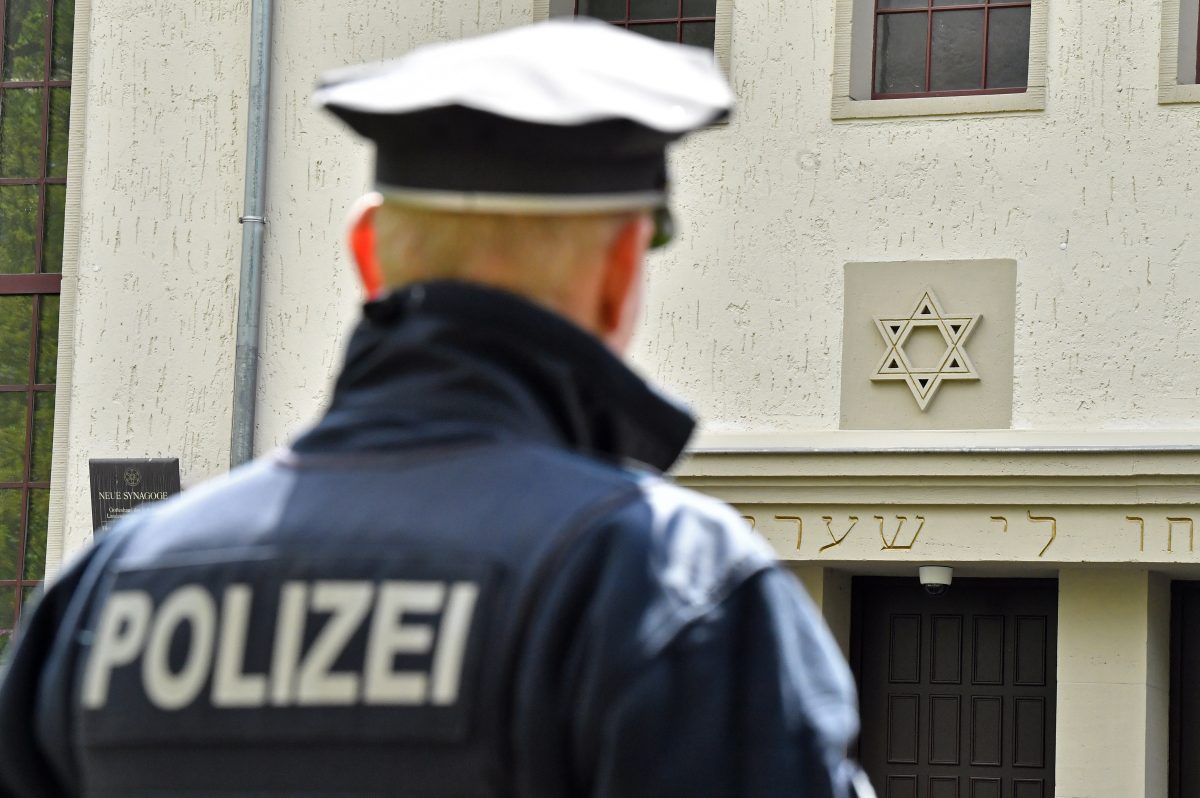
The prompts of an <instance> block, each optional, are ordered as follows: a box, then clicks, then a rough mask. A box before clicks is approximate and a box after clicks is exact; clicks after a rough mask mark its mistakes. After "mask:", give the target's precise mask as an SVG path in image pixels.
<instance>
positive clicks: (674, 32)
mask: <svg viewBox="0 0 1200 798" xmlns="http://www.w3.org/2000/svg"><path fill="white" fill-rule="evenodd" d="M629 29H630V30H631V31H636V32H637V33H640V34H642V35H643V36H649V37H650V38H651V39H661V40H662V41H664V42H676V41H679V39H678V36H679V27H678V26H677V25H676V24H675V23H674V22H656V23H654V24H653V25H630V26H629Z"/></svg>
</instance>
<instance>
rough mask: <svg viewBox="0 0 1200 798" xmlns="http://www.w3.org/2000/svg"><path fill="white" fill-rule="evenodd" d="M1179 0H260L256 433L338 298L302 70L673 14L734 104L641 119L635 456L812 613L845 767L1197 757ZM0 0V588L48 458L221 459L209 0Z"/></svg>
mask: <svg viewBox="0 0 1200 798" xmlns="http://www.w3.org/2000/svg"><path fill="white" fill-rule="evenodd" d="M1197 6H1198V2H1197V0H1144V2H1137V3H1116V4H1095V3H1091V2H1087V0H1023V1H1022V0H1013V2H994V1H989V0H983V1H981V2H974V0H972V1H971V2H966V0H964V2H962V3H955V4H949V3H946V2H942V0H823V1H822V2H817V3H798V2H797V3H790V2H778V1H777V0H682V1H681V0H644V1H643V0H630V1H629V2H627V0H615V1H610V2H605V1H604V0H590V2H588V1H587V0H579V2H578V3H575V2H572V0H566V1H565V2H562V1H560V0H490V1H489V2H484V1H483V0H462V1H461V2H432V3H415V2H414V3H379V2H365V1H364V0H341V2H331V0H296V2H289V3H287V4H280V7H278V8H277V9H276V11H275V15H274V20H273V23H274V27H273V32H272V37H271V46H272V56H271V67H272V80H271V86H270V90H271V100H270V108H269V114H270V116H269V139H268V166H267V184H266V197H267V199H266V205H267V211H266V220H267V224H266V251H265V273H264V274H265V282H264V286H263V313H264V326H263V331H262V338H261V350H262V355H261V364H260V373H259V382H258V386H257V400H258V404H257V408H258V412H257V419H258V421H257V427H256V450H257V451H258V452H267V451H269V450H271V449H272V448H274V447H276V446H280V445H284V444H286V442H287V441H288V440H289V439H290V438H291V437H292V436H293V435H294V434H295V433H296V431H297V430H299V429H300V428H301V427H303V425H304V424H306V423H307V422H309V421H311V420H312V419H313V418H314V417H315V416H316V415H317V414H318V413H319V412H320V410H321V407H322V404H323V402H324V401H325V399H326V397H327V396H328V394H329V387H330V377H331V375H332V373H333V371H334V370H335V369H336V366H337V363H338V361H339V358H340V355H341V350H342V345H343V343H344V341H345V336H346V332H347V327H348V325H349V323H350V322H351V321H352V320H353V318H354V316H355V313H356V311H357V304H358V301H359V293H358V287H357V285H356V280H355V277H354V275H353V270H352V269H351V268H350V266H349V265H348V262H347V259H346V256H345V253H344V247H343V244H342V240H341V232H340V228H341V222H342V219H343V217H344V214H345V213H346V210H347V209H348V207H349V206H350V204H351V202H352V201H353V200H354V199H355V198H356V197H357V196H358V195H360V194H361V193H363V191H364V190H366V189H367V187H368V184H369V171H368V162H369V153H368V152H367V151H366V149H365V148H363V147H362V146H361V145H359V144H358V143H356V142H354V141H353V140H352V139H351V138H350V136H349V135H348V134H347V133H346V132H345V131H344V130H343V129H341V128H340V127H339V126H338V125H336V124H335V123H334V122H332V121H331V120H329V119H326V118H324V117H323V116H322V115H321V114H319V113H318V112H316V111H314V110H313V109H312V108H310V107H309V105H308V102H307V97H308V94H309V92H310V90H311V87H312V84H313V79H314V77H315V76H316V75H317V74H318V73H320V72H322V71H323V70H325V69H328V68H332V67H336V66H341V65H344V64H348V63H354V62H360V61H364V60H370V59H376V58H386V57H390V56H395V55H398V54H400V53H403V52H405V51H407V50H409V49H410V48H412V47H413V46H416V45H418V44H421V43H424V42H429V41H437V40H445V39H450V38H455V37H460V36H467V35H472V34H476V33H481V32H485V31H490V30H495V29H499V28H504V27H508V26H512V25H516V24H521V23H525V22H529V21H532V20H535V19H540V18H545V17H547V16H551V15H571V14H575V13H585V14H590V15H593V16H598V17H601V18H604V19H606V20H608V21H610V22H613V23H616V24H621V25H624V26H627V27H630V28H632V29H636V30H639V31H640V32H642V33H646V34H648V35H653V36H658V37H661V38H667V39H674V40H682V41H688V42H691V43H696V44H699V45H701V46H711V47H713V48H714V50H715V51H716V53H717V56H718V58H719V60H720V61H721V63H722V65H723V66H724V68H725V69H726V70H727V72H728V74H729V77H730V80H731V83H732V85H733V87H734V89H735V92H736V94H737V96H738V102H739V107H738V112H737V114H736V115H735V117H734V118H733V119H732V121H730V122H728V123H726V124H721V125H715V126H713V127H712V128H711V129H709V130H706V131H704V132H703V133H701V134H699V135H697V136H695V137H693V139H691V140H690V141H689V142H688V143H687V144H686V145H684V146H683V147H681V148H679V150H678V151H677V152H676V153H675V154H674V156H673V160H672V168H673V180H674V184H675V194H676V198H677V199H676V206H677V207H676V211H677V217H678V220H679V224H680V228H681V229H680V235H679V237H678V242H677V243H675V244H674V245H673V246H672V247H671V248H669V249H668V250H667V251H666V252H665V253H664V254H661V255H654V256H653V263H652V266H651V268H650V276H649V284H648V294H647V314H646V318H645V322H644V324H643V328H642V330H641V334H640V336H639V339H638V342H637V350H636V353H635V360H636V362H637V364H638V365H639V367H640V368H641V369H642V370H643V371H644V372H645V373H646V374H647V375H648V376H649V377H650V378H652V379H654V380H656V381H657V382H659V383H661V384H663V385H665V386H666V387H667V388H668V389H669V390H670V391H672V392H674V393H676V394H678V395H682V396H684V397H687V398H688V400H689V401H691V402H692V403H693V405H694V407H695V409H696V411H697V413H698V414H699V416H700V417H701V419H702V422H703V426H702V432H701V434H700V436H699V437H698V438H697V440H696V441H695V445H694V448H693V450H692V451H691V453H690V455H689V457H688V458H687V459H686V461H685V462H684V463H683V464H682V465H681V466H680V468H679V470H678V473H677V475H676V477H677V479H678V480H679V481H680V482H682V483H683V484H687V485H691V486H694V487H697V488H699V489H701V490H704V491H706V492H709V493H711V494H713V495H716V496H719V497H721V498H723V499H725V500H727V501H729V502H731V503H733V504H734V505H735V506H737V507H738V508H739V509H740V511H741V512H742V514H743V515H744V516H745V517H746V519H747V521H748V523H750V524H752V525H753V526H754V527H755V529H756V530H757V531H759V532H760V533H762V534H763V535H764V536H765V537H766V538H767V540H769V541H770V542H771V544H772V545H773V546H774V548H775V550H776V551H777V553H778V555H779V557H780V558H781V560H783V561H785V562H786V563H787V564H788V566H789V567H791V568H793V569H794V570H795V571H796V573H797V575H798V576H799V577H800V578H801V579H802V580H803V582H804V583H805V585H806V586H807V587H808V589H809V591H810V593H811V594H812V595H813V597H814V599H815V601H816V602H817V604H818V605H819V606H820V607H821V610H822V612H823V613H824V615H825V617H826V619H827V621H828V622H829V624H830V626H831V628H832V629H833V631H834V633H835V635H836V636H837V637H838V639H839V641H840V642H841V643H842V645H843V646H844V648H845V651H846V653H847V655H848V656H849V657H850V659H851V661H852V664H853V665H854V667H855V669H856V674H857V676H858V678H859V680H860V690H861V693H862V701H863V713H864V719H865V721H866V729H867V731H866V733H865V734H864V737H863V740H862V741H861V743H860V752H859V753H860V755H861V757H862V759H863V760H864V762H866V764H867V766H868V768H869V769H870V772H871V774H872V777H873V779H874V780H875V782H876V785H877V787H878V788H879V790H880V793H881V794H883V795H887V796H891V797H892V798H908V797H909V796H911V797H912V798H918V797H919V798H946V797H947V796H954V798H993V796H995V797H996V798H999V796H1004V798H1031V797H1032V796H1037V797H1038V798H1050V797H1051V796H1059V797H1060V798H1130V796H1146V797H1147V798H1166V797H1167V796H1172V798H1174V797H1175V796H1189V795H1196V794H1200V773H1197V772H1196V769H1195V766H1194V765H1192V764H1191V760H1193V759H1196V757H1194V756H1192V754H1191V753H1190V752H1191V751H1192V750H1193V749H1194V741H1195V740H1196V737H1195V734H1196V724H1197V723H1200V696H1197V695H1194V694H1193V693H1194V692H1195V689H1194V688H1193V687H1191V685H1190V680H1189V679H1188V678H1186V677H1187V675H1188V673H1189V670H1188V668H1189V667H1190V666H1191V665H1192V664H1195V663H1197V658H1198V657H1200V640H1193V635H1194V634H1195V633H1189V631H1188V630H1189V628H1190V626H1192V625H1193V624H1189V623H1187V619H1188V618H1189V617H1190V614H1191V613H1193V612H1194V611H1195V608H1194V607H1193V604H1194V603H1195V602H1196V600H1195V594H1194V592H1193V587H1192V586H1193V585H1194V584H1198V583H1200V581H1197V582H1193V581H1192V580H1200V553H1198V552H1197V551H1196V549H1195V531H1196V530H1195V526H1196V523H1197V522H1198V521H1200V409H1198V408H1200V403H1198V399H1200V369H1198V368H1197V367H1196V366H1197V360H1198V359H1200V301H1198V299H1197V297H1200V269H1198V268H1197V267H1198V266H1200V85H1197V82H1198V81H1197V78H1198V76H1197V71H1198V69H1200V57H1198V55H1197V42H1198V41H1200V14H1198V13H1197ZM39 8H40V9H41V11H37V9H39ZM67 8H70V9H71V12H72V13H71V14H70V15H67V14H66V13H65V12H64V9H67ZM0 9H3V10H4V14H2V15H0V17H3V19H4V20H5V23H4V24H5V25H6V27H5V28H4V29H2V30H0V40H3V41H5V42H6V47H9V50H13V49H14V48H15V44H14V45H12V46H9V45H8V43H9V42H10V40H11V41H13V42H15V41H16V39H15V38H14V36H15V34H13V33H12V32H13V31H14V30H16V26H15V24H14V23H13V20H16V19H18V17H20V18H21V19H25V18H26V17H27V16H29V15H31V14H35V12H36V13H40V14H41V15H42V16H41V17H38V18H37V20H35V22H37V24H40V25H41V26H42V27H41V28H40V29H39V30H40V31H41V36H42V39H41V40H40V41H42V42H43V45H42V47H43V49H42V50H38V51H37V53H40V58H41V60H40V61H36V58H26V60H25V61H23V62H21V63H22V64H24V66H22V69H23V70H24V72H22V71H21V70H17V71H16V72H13V71H6V72H5V73H4V77H3V81H4V82H0V92H3V99H0V198H2V197H3V194H4V193H5V192H8V193H10V194H12V195H15V194H17V193H18V192H19V191H20V192H23V193H22V199H21V202H20V203H17V204H16V205H12V204H10V205H8V206H6V205H5V203H4V202H3V201H0V272H4V274H0V308H3V310H0V326H5V327H13V328H14V330H15V331H13V330H8V331H6V332H4V333H3V334H4V336H6V338H5V341H0V345H3V346H5V347H8V349H9V350H11V351H5V353H4V355H3V356H4V358H5V360H4V361H3V362H0V413H4V414H5V415H2V416H0V447H7V448H2V449H0V454H2V455H3V456H4V457H6V458H7V460H5V461H4V462H3V463H0V467H2V468H4V469H7V471H6V473H3V474H0V514H3V518H4V519H5V520H4V521H3V524H4V525H5V532H4V534H6V535H7V538H6V543H5V545H6V546H7V547H8V548H6V549H5V553H0V568H3V569H5V572H4V573H0V603H3V602H6V601H8V602H10V604H9V605H6V606H11V607H12V610H11V611H10V610H8V609H3V610H0V628H4V627H6V624H7V625H11V623H12V622H13V621H14V620H15V618H16V615H17V613H18V612H19V606H20V601H21V599H20V597H21V596H23V595H24V592H25V590H26V589H27V588H28V587H30V586H32V585H34V584H35V583H36V582H37V581H38V580H39V579H40V578H41V576H42V574H41V572H40V571H41V568H42V567H43V563H45V567H46V568H47V569H48V570H49V571H50V572H51V573H52V572H53V570H54V569H55V568H56V567H58V565H59V564H61V562H62V561H63V560H64V559H66V558H68V557H69V556H70V555H71V554H72V553H73V552H75V551H77V550H79V549H80V548H81V547H83V546H85V545H87V543H88V540H89V539H90V536H91V519H90V506H91V505H90V497H89V485H88V461H89V460H91V459H97V458H112V457H155V456H167V457H178V458H179V460H180V463H181V468H182V472H183V481H184V487H185V489H186V488H187V487H188V486H189V485H194V484H196V483H197V482H199V481H201V480H203V479H205V478H207V477H210V476H212V475H215V474H218V473H220V472H222V471H224V470H226V469H227V467H228V464H229V429H230V414H231V397H232V392H233V385H232V369H233V361H234V349H235V325H236V307H237V300H238V297H237V292H238V275H239V251H240V244H241V236H242V231H241V227H240V225H239V223H238V217H239V216H240V215H242V213H243V210H242V207H241V202H242V183H243V179H244V172H245V155H244V153H245V141H246V121H245V120H246V118H247V110H248V109H247V89H246V84H247V71H248V50H249V18H250V3H249V2H248V0H230V1H229V2H186V3H185V2H179V1H178V0H167V1H166V2H159V3H153V4H146V3H142V2H135V0H75V3H74V4H73V5H71V4H70V2H69V0H52V1H51V0H0ZM30 9H33V10H30ZM22 15H25V16H22ZM30 18H32V17H30ZM69 19H73V23H74V27H73V32H72V33H71V39H72V40H73V54H74V55H73V63H72V62H71V61H70V60H69V59H70V58H71V55H70V50H64V44H63V43H64V42H65V41H66V39H67V33H66V32H64V31H65V30H67V29H66V28H64V27H63V26H64V25H66V24H67V22H66V20H69ZM38 20H40V22H38ZM31 24H32V23H31ZM27 38H28V37H27ZM23 41H25V40H23ZM26 44H27V42H26ZM18 49H19V48H18ZM26 49H28V47H26ZM35 49H36V48H35ZM9 50H6V52H8V51H9ZM14 51H15V50H14ZM63 52H66V53H67V55H66V58H67V59H68V60H67V61H66V62H65V63H68V64H71V66H70V67H69V68H67V70H66V71H65V72H64V71H63V70H64V67H63V64H64V61H63V55H62V53H63ZM35 61H36V63H35ZM13 63H17V62H16V61H13ZM5 64H6V66H5V69H6V70H8V69H9V67H8V66H7V65H8V64H9V61H7V60H6V61H5ZM37 64H40V65H41V66H40V67H39V66H37ZM14 69H15V67H14ZM39 69H40V71H39ZM18 72H19V73H20V74H18ZM64 90H65V91H67V92H69V93H68V94H64V93H63V92H64ZM22 92H24V93H22ZM55 92H57V93H55ZM30 93H35V94H37V98H36V102H40V103H41V105H40V106H38V109H40V110H38V109H34V111H30V112H29V113H28V114H26V117H28V118H33V116H36V118H37V125H38V127H37V130H36V135H35V133H26V132H18V131H16V125H15V122H13V123H12V124H9V123H10V120H16V119H17V118H18V116H17V114H18V112H17V111H16V110H14V109H15V108H17V104H18V103H20V102H22V101H29V102H34V101H33V100H30V97H31V94H30ZM68 97H69V103H67V104H66V105H64V101H65V100H66V98H68ZM67 107H69V133H67V132H66V128H65V127H64V125H63V124H62V117H63V115H64V110H65V108H67ZM55 109H58V110H57V111H56V110H55ZM56 113H57V114H58V116H55V114H56ZM56 119H57V120H59V121H58V122H55V120H56ZM56 125H57V126H56ZM18 139H20V140H29V141H36V146H35V147H34V150H30V151H29V152H32V153H33V154H32V155H29V154H28V153H26V154H24V155H21V157H20V158H17V157H16V156H10V155H9V153H12V152H14V151H15V150H14V149H13V147H14V145H13V144H12V142H14V141H17V140H18ZM22 152H26V151H24V150H23V151H22ZM63 153H66V159H65V161H64V160H63V158H62V154H63ZM6 159H7V160H6ZM30 159H33V160H30ZM18 161H19V163H18ZM30 186H32V188H30ZM29 197H34V200H30V199H29ZM56 197H61V199H59V200H56ZM56 201H57V202H59V204H58V205H55V204H54V203H55V202H56ZM31 202H33V204H32V205H31V204H30V203H31ZM21 203H23V204H21ZM6 208H7V209H8V211H9V216H8V217H5V216H4V215H3V214H4V213H5V210H6ZM12 208H18V210H19V211H20V213H23V214H24V216H21V217H20V218H21V219H24V220H25V221H24V222H22V224H24V225H25V227H23V228H20V227H18V226H17V224H16V222H14V221H10V220H11V219H16V218H17V216H15V215H13V214H18V211H13V210H11V209H12ZM29 208H32V209H33V210H32V211H30V210H28V209H29ZM30 213H32V217H30ZM55 214H59V215H58V216H56V215H55ZM18 215H19V214H18ZM30 219H32V221H30ZM59 219H61V221H56V220H59ZM55 225H61V227H56V226H55ZM18 229H20V230H25V231H26V232H25V233H22V236H23V237H21V238H19V239H18V236H17V235H16V233H14V232H13V231H16V230H18ZM60 240H61V241H62V246H61V255H59V254H58V249H57V246H58V244H57V242H58V241H60ZM14 253H15V254H14ZM60 260H61V266H59V265H58V264H59V261H60ZM60 273H61V276H59V275H60ZM10 308H11V310H10ZM22 314H24V315H22ZM52 317H53V319H54V320H56V321H57V337H56V338H54V339H53V342H52V341H51V339H52V338H53V336H51V335H50V333H49V330H50V328H51V326H52V325H51V322H50V320H51V318H52ZM18 318H19V319H21V320H22V321H20V323H19V324H18V323H17V322H16V321H13V320H16V319H18ZM22 325H23V326H22ZM17 327H19V328H20V329H16V328H17ZM14 342H15V343H14ZM22 342H23V343H22ZM38 342H41V343H40V344H39V343H38ZM52 343H53V346H52ZM39 346H40V348H39ZM55 360H56V361H57V369H56V371H55V370H54V369H53V367H52V366H51V365H50V364H52V363H53V362H54V361H55ZM14 364H15V365H14ZM10 366H11V368H10ZM5 369H8V371H11V374H9V373H8V372H6V371H4V370H5ZM6 403H7V404H6ZM9 404H11V405H12V407H11V408H10V410H11V412H8V411H6V410H5V409H4V408H5V407H7V406H8V405H9ZM47 408H49V409H47ZM51 419H52V422H51ZM5 435H8V436H9V437H11V438H12V441H7V440H6V439H5V438H4V437H3V436H5ZM50 442H52V446H51V445H50ZM4 480H8V481H4ZM4 497H12V500H11V501H9V500H8V499H6V498H4ZM5 502H8V503H7V504H6V503H5ZM10 505H11V507H10ZM13 519H16V520H15V521H14V520H13ZM9 530H15V531H9ZM10 551H11V556H10V555H9V554H8V552H10ZM5 557H8V559H4V558H5ZM921 565H943V566H949V567H951V568H952V569H953V575H954V581H953V583H952V584H951V585H950V587H949V589H947V590H945V591H944V592H943V593H942V594H941V595H937V596H932V595H929V594H928V592H927V591H926V590H925V589H924V588H923V587H922V585H921V583H920V581H919V580H918V577H917V573H918V567H919V566H921ZM6 591H7V592H6ZM1194 649H1196V650H1194Z"/></svg>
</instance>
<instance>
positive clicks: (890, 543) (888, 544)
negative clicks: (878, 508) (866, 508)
mask: <svg viewBox="0 0 1200 798" xmlns="http://www.w3.org/2000/svg"><path fill="white" fill-rule="evenodd" d="M875 520H877V521H878V522H879V539H880V540H882V541H883V548H884V550H885V551H886V550H888V549H899V550H902V551H908V550H910V549H912V547H913V544H915V543H916V542H917V538H919V537H920V536H921V530H922V529H924V528H925V517H924V516H920V515H918V516H916V520H917V531H916V532H913V535H912V537H911V538H909V541H908V543H906V544H903V545H900V544H898V543H897V542H896V541H897V540H898V539H899V538H900V533H901V532H902V531H903V530H904V525H905V524H906V523H908V516H907V515H898V516H896V521H897V522H898V523H897V524H896V531H895V532H894V533H892V539H891V540H888V539H887V538H886V537H885V536H884V534H883V516H882V515H877V516H875Z"/></svg>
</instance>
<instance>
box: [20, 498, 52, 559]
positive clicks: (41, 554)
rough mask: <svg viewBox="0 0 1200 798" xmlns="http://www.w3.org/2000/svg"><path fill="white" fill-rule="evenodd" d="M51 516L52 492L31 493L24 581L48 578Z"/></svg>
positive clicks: (26, 535) (26, 534)
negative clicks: (49, 522)
mask: <svg viewBox="0 0 1200 798" xmlns="http://www.w3.org/2000/svg"><path fill="white" fill-rule="evenodd" d="M49 515H50V491H48V490H46V489H44V488H38V489H36V490H31V491H29V531H28V532H26V533H25V567H24V568H23V569H22V570H23V571H24V573H25V575H24V576H23V577H22V578H23V579H44V578H45V577H46V526H47V522H48V520H49Z"/></svg>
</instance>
